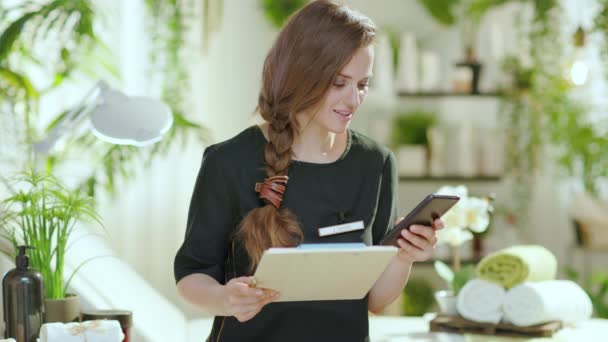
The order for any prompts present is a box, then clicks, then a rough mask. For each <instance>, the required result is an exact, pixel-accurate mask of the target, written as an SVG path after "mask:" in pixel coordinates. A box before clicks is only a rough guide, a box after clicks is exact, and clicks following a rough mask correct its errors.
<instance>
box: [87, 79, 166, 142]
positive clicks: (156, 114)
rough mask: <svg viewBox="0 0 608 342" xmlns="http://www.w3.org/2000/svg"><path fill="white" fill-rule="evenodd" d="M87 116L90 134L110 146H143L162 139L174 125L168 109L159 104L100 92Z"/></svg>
mask: <svg viewBox="0 0 608 342" xmlns="http://www.w3.org/2000/svg"><path fill="white" fill-rule="evenodd" d="M100 96H101V101H100V103H99V104H98V105H97V106H95V107H94V108H93V109H92V112H91V114H90V122H91V130H92V131H93V134H95V135H96V136H97V137H98V138H100V139H102V140H105V141H108V142H111V143H113V144H123V145H135V146H145V145H149V144H152V143H155V142H157V141H159V140H161V139H162V137H163V135H164V134H165V133H167V132H168V131H169V129H170V128H171V126H172V125H173V115H172V113H171V109H170V108H169V107H168V106H167V105H166V104H164V103H163V102H161V101H157V100H154V99H151V98H145V97H132V96H131V97H128V96H126V95H124V94H123V93H121V92H119V91H116V90H112V89H109V88H106V89H103V90H102V92H101V94H100Z"/></svg>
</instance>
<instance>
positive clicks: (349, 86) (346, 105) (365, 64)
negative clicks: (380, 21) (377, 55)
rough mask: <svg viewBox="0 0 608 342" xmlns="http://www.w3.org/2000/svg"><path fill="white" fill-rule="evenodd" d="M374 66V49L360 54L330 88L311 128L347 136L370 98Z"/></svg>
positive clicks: (367, 49)
mask: <svg viewBox="0 0 608 342" xmlns="http://www.w3.org/2000/svg"><path fill="white" fill-rule="evenodd" d="M373 64H374V49H373V46H371V45H369V46H367V47H364V48H361V49H359V50H357V52H356V53H355V55H354V56H353V58H352V59H351V60H350V61H349V62H348V64H346V66H344V68H343V69H342V70H340V72H339V73H338V76H337V77H336V79H335V80H334V81H333V83H332V85H331V86H330V87H329V90H328V91H327V94H325V97H324V99H323V102H322V103H321V106H320V108H319V110H318V112H316V115H314V117H313V119H312V122H311V124H313V125H316V126H319V128H321V129H323V130H327V131H329V132H333V133H336V134H340V133H344V132H346V129H347V128H348V126H349V125H350V122H351V120H352V119H353V117H354V115H355V112H356V111H357V108H359V105H361V103H362V102H363V100H364V99H365V96H366V95H367V92H368V83H369V79H370V77H371V76H372V68H373Z"/></svg>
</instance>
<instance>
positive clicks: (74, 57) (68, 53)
mask: <svg viewBox="0 0 608 342" xmlns="http://www.w3.org/2000/svg"><path fill="white" fill-rule="evenodd" d="M149 2H150V6H151V8H155V7H153V6H157V7H156V8H158V9H159V10H158V11H157V12H154V13H157V15H158V16H157V17H156V18H157V19H158V20H159V22H158V25H157V26H156V27H154V28H155V30H151V32H152V33H151V34H157V36H158V37H162V39H158V40H157V41H156V42H157V43H158V44H157V45H156V46H157V47H158V48H159V51H162V52H163V53H166V55H162V56H160V58H159V59H158V61H160V60H163V61H165V62H166V64H163V66H162V68H159V69H158V70H160V71H161V73H162V78H163V80H164V83H163V99H164V100H165V101H166V102H167V103H168V104H169V105H170V106H171V108H172V111H173V114H174V125H173V127H172V129H171V131H170V132H169V133H168V134H167V135H166V137H165V139H163V140H162V142H160V143H157V144H155V145H153V146H152V147H150V148H135V147H133V146H125V145H112V144H107V143H104V142H102V141H100V140H99V139H96V138H95V137H94V136H93V135H92V134H90V133H88V132H83V133H80V134H78V133H77V132H74V134H72V135H71V136H70V137H66V138H68V143H66V144H65V148H63V149H62V150H61V151H52V152H51V154H50V155H48V156H47V158H46V165H47V171H51V170H53V169H54V168H56V167H57V166H58V165H59V164H61V163H63V162H64V161H66V160H69V159H73V157H71V156H73V155H74V154H78V153H86V154H87V155H90V156H92V159H93V160H94V161H95V162H99V163H101V165H102V167H99V168H98V167H93V168H92V171H91V173H90V174H89V175H88V176H85V180H84V181H83V182H82V184H81V185H80V188H83V189H86V190H87V192H88V194H89V195H91V196H92V195H94V194H95V190H96V189H97V188H98V187H100V186H103V187H104V188H105V189H106V190H107V191H109V192H114V191H115V190H116V185H117V184H118V183H117V182H118V180H119V179H122V180H128V179H130V178H131V177H133V176H134V175H135V174H136V172H135V170H136V166H137V164H138V163H141V162H150V161H151V160H152V159H153V158H155V157H156V156H158V155H160V154H161V153H164V152H166V151H168V150H169V148H170V146H172V144H173V143H174V142H176V141H181V142H182V144H185V142H186V141H187V140H188V139H189V136H190V135H194V136H196V137H199V138H201V139H202V138H203V137H204V130H203V128H202V127H201V126H200V125H198V124H196V123H194V122H192V121H189V120H188V119H187V118H186V116H185V114H184V113H185V109H184V108H185V103H184V102H185V98H186V91H187V88H188V85H187V82H186V81H187V75H186V71H185V63H182V61H181V55H182V54H183V51H184V48H185V44H184V36H185V32H186V28H185V23H186V21H187V20H189V17H188V16H187V15H186V13H192V11H191V9H190V7H183V6H186V5H187V4H186V3H185V2H184V1H160V0H158V1H153V0H150V1H149ZM98 12H99V11H98V9H97V8H96V7H95V6H94V3H93V1H91V0H48V1H44V2H31V1H26V2H23V3H22V4H19V5H15V6H12V7H8V6H7V5H4V4H2V5H0V108H2V110H3V111H8V114H10V115H12V116H13V117H14V118H15V120H18V121H20V122H23V123H24V124H23V126H24V127H25V128H24V129H25V133H26V134H25V137H24V139H23V141H19V144H21V143H23V144H22V146H27V147H28V148H29V149H30V151H27V152H26V153H24V155H26V156H32V155H33V153H31V149H32V148H33V144H34V142H36V141H38V140H39V139H40V137H41V136H42V135H43V134H44V132H48V131H49V130H50V129H51V128H52V127H54V126H55V125H56V124H57V123H58V122H60V121H61V119H62V118H63V117H64V116H65V115H66V111H61V110H59V109H58V111H57V114H56V115H55V116H54V117H52V118H51V119H50V124H48V125H47V127H44V128H43V129H39V128H38V124H39V123H38V101H39V98H40V97H41V96H44V95H45V94H47V93H48V92H49V91H51V90H53V89H55V88H57V87H59V86H60V85H62V84H64V83H66V82H69V81H70V80H71V79H73V78H74V77H76V76H80V75H82V74H84V75H85V76H86V78H87V79H95V80H97V79H100V78H104V79H112V78H113V77H115V78H117V75H118V72H117V71H116V68H115V66H114V64H113V63H112V60H113V56H112V55H111V53H110V52H109V49H108V48H107V47H106V46H105V44H104V43H103V42H102V41H101V40H100V39H99V38H98V37H97V35H96V32H95V30H94V27H95V26H96V25H95V24H96V23H98V19H99V18H98V15H99V13H98ZM165 19H167V20H165ZM161 23H162V25H161ZM49 42H52V43H49ZM32 70H33V71H32ZM33 73H36V75H37V77H36V78H37V80H40V79H42V81H38V82H37V83H34V82H32V74H33ZM40 74H43V75H44V77H40ZM3 114H4V113H3ZM20 146H21V145H20Z"/></svg>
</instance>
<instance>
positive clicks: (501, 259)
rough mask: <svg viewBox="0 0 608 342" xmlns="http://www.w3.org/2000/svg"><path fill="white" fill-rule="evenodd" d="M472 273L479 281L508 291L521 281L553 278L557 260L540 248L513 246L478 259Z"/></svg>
mask: <svg viewBox="0 0 608 342" xmlns="http://www.w3.org/2000/svg"><path fill="white" fill-rule="evenodd" d="M475 272H476V273H477V276H478V277H479V278H481V279H485V280H488V281H491V282H495V283H498V284H501V285H502V286H504V287H505V288H506V289H509V288H511V287H513V286H516V285H518V284H520V283H522V282H524V281H542V280H552V279H555V275H556V273H557V259H556V258H555V255H553V253H551V251H549V250H548V249H546V248H545V247H543V246H538V245H522V246H513V247H508V248H505V249H502V250H499V251H497V252H495V253H492V254H489V255H487V256H486V257H484V258H483V259H481V261H480V262H479V264H477V268H476V270H475Z"/></svg>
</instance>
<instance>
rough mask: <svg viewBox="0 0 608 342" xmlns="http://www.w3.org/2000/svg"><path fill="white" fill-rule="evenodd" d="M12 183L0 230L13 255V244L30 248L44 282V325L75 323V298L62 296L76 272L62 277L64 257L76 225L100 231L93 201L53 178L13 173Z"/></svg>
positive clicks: (99, 222)
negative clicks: (13, 187) (95, 225)
mask: <svg viewBox="0 0 608 342" xmlns="http://www.w3.org/2000/svg"><path fill="white" fill-rule="evenodd" d="M15 184H16V186H18V187H19V190H18V191H15V193H14V194H12V195H10V196H9V197H8V198H6V199H5V200H4V201H3V204H4V205H5V209H4V210H3V211H1V212H0V225H1V227H0V228H1V229H2V232H3V234H5V236H6V238H8V239H9V240H10V241H11V242H12V244H13V247H14V248H15V250H17V246H18V245H28V246H31V247H33V248H34V249H32V250H31V251H30V252H29V253H28V255H29V257H30V266H31V267H32V268H33V269H36V270H38V271H39V272H40V273H41V274H42V277H43V282H44V292H45V306H46V321H47V322H57V321H61V322H69V321H72V320H74V319H77V318H78V315H79V314H80V308H79V302H78V300H79V299H78V297H77V296H75V295H68V294H67V293H66V291H67V289H68V286H69V284H70V281H71V279H72V277H73V275H74V273H75V272H73V273H72V275H71V276H70V277H69V278H68V279H67V280H66V279H65V278H64V276H65V274H64V263H65V255H66V252H67V248H68V240H69V237H70V234H71V233H72V232H73V231H74V229H76V225H77V224H78V223H80V222H81V221H85V220H91V221H94V222H97V223H98V224H99V225H100V226H102V227H103V225H102V223H101V220H100V217H99V215H98V214H97V212H96V211H95V207H94V202H93V199H92V198H91V197H89V196H88V195H86V194H84V193H83V192H81V191H75V190H71V189H69V188H68V187H66V186H65V185H63V184H62V183H61V182H60V181H59V180H58V179H57V178H56V177H55V176H54V175H52V174H50V173H42V172H37V171H35V170H28V171H25V172H22V173H20V174H18V175H17V176H16V177H15ZM77 270H78V268H77V269H76V271H77ZM64 314H65V315H66V316H63V315H64ZM74 315H76V317H74Z"/></svg>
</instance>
